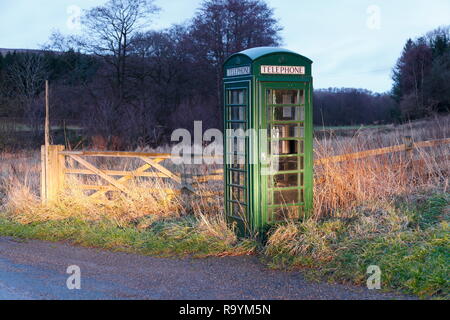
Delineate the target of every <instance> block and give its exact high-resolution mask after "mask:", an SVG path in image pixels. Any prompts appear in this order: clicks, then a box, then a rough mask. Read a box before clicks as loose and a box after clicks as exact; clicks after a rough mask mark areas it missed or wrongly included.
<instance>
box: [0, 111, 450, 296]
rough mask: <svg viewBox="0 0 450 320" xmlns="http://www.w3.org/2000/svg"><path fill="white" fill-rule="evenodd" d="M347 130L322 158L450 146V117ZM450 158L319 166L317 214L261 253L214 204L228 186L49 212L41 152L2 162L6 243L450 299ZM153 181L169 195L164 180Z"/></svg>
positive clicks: (329, 132) (71, 192) (421, 153)
mask: <svg viewBox="0 0 450 320" xmlns="http://www.w3.org/2000/svg"><path fill="white" fill-rule="evenodd" d="M336 129H338V130H336ZM341 129H342V128H328V129H323V130H322V131H321V132H320V134H318V135H317V138H316V140H315V157H316V159H320V158H326V157H329V156H332V155H340V154H347V153H352V152H358V151H364V150H370V149H376V148H381V147H387V146H393V145H398V144H402V143H403V142H404V141H403V140H404V137H406V136H409V137H412V139H413V140H414V141H416V142H419V141H425V140H434V139H443V138H449V137H450V117H440V118H433V119H428V120H423V121H419V122H414V123H409V124H405V125H401V126H379V127H378V126H376V127H366V128H349V130H341ZM343 131H344V132H343ZM155 151H156V152H164V151H165V152H167V148H164V149H160V150H155ZM449 155H450V146H449V145H443V146H438V147H434V148H423V149H419V150H417V151H415V152H414V154H413V159H412V160H413V162H410V160H411V159H410V158H409V157H408V156H407V155H405V154H404V153H397V154H388V155H383V156H377V157H371V158H366V159H361V160H354V161H348V162H342V163H334V164H326V165H323V166H318V167H317V168H315V190H314V203H315V209H314V215H313V217H312V218H311V219H309V220H307V221H303V222H291V221H286V222H285V223H283V224H280V225H279V226H276V227H274V228H273V229H272V230H271V231H270V233H269V238H268V241H267V243H264V244H260V243H258V242H257V241H255V240H254V239H246V240H244V239H238V238H237V237H236V236H235V234H234V232H233V230H231V229H230V227H229V226H227V225H226V223H225V219H224V217H223V203H222V202H223V200H222V199H223V197H222V196H221V195H218V196H215V197H211V196H206V195H207V194H210V193H211V191H218V190H220V188H221V183H217V182H211V183H210V184H207V185H205V186H203V187H202V188H201V189H199V190H198V192H197V193H198V194H197V196H195V197H192V196H178V197H169V196H168V195H167V194H165V193H164V191H161V192H156V193H152V194H148V193H142V192H140V189H139V188H138V186H137V185H134V184H131V185H130V186H129V188H130V189H132V190H133V188H134V187H135V189H134V190H135V192H133V193H132V194H131V195H129V196H124V195H120V194H115V195H109V196H108V198H103V199H94V200H93V199H92V198H89V197H87V195H86V194H85V193H84V192H83V191H82V190H80V189H79V188H77V186H78V185H79V183H80V182H79V181H77V180H75V179H71V180H70V181H68V185H69V188H67V190H66V191H65V192H64V194H62V195H61V197H60V200H59V201H58V202H56V203H53V204H51V205H43V204H41V201H40V200H39V198H38V192H39V181H40V180H39V170H40V169H39V168H40V165H39V152H37V151H27V152H25V151H23V152H19V153H14V154H11V153H3V154H1V155H0V159H1V162H0V167H1V179H2V182H1V186H0V194H1V199H2V209H1V214H0V235H8V236H15V237H21V238H37V239H43V240H50V241H61V240H64V241H70V242H72V243H75V244H80V245H86V246H90V247H99V248H107V249H110V250H118V251H127V252H138V253H142V254H152V255H165V256H167V255H194V256H197V257H204V256H211V255H214V256H225V255H244V254H257V255H259V256H261V258H262V259H263V260H264V261H265V262H266V263H267V264H268V265H269V266H270V267H273V268H287V269H291V268H301V269H302V270H303V271H304V273H305V274H306V275H307V276H308V277H309V278H310V279H316V280H324V279H325V280H328V281H332V282H349V283H354V284H358V285H364V284H365V281H366V279H367V274H366V271H367V267H368V266H370V265H377V266H379V267H380V269H381V270H382V288H383V289H385V290H398V291H401V292H404V293H407V294H413V295H417V296H420V297H423V298H443V299H448V298H449V280H450V279H449V276H448V275H449V274H450V272H449V265H450V263H449V262H450V245H449V227H448V222H449V213H450V195H449V185H448V183H449V179H448V176H449V173H450V161H449ZM98 165H99V166H101V165H102V163H99V164H98ZM109 165H111V163H109ZM114 165H115V166H117V168H119V167H121V168H124V167H127V166H130V165H131V163H127V162H126V161H125V160H124V161H122V162H120V163H114ZM178 170H182V168H178ZM197 170H198V171H199V172H202V171H204V172H206V171H207V168H206V166H199V167H198V168H197ZM142 184H145V185H147V186H152V187H156V188H159V189H161V190H163V189H164V188H165V187H170V185H165V184H166V183H165V182H163V181H162V180H146V181H141V183H140V187H141V186H142Z"/></svg>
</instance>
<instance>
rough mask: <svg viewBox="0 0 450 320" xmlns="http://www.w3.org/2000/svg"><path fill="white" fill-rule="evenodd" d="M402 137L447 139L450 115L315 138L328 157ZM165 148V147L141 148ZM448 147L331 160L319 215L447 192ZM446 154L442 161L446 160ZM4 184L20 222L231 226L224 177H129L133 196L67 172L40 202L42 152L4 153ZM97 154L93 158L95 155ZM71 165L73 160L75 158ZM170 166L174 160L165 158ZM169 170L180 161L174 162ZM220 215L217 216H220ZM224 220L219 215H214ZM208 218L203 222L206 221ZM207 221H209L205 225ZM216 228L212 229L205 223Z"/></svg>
mask: <svg viewBox="0 0 450 320" xmlns="http://www.w3.org/2000/svg"><path fill="white" fill-rule="evenodd" d="M404 136H411V137H413V139H414V140H415V141H423V140H431V139H439V138H446V137H449V136H450V117H442V118H436V119H432V120H427V121H421V122H417V123H413V124H407V125H403V126H398V127H393V126H392V127H390V128H388V129H386V128H384V129H365V130H361V131H359V132H357V133H356V134H355V135H354V136H352V137H338V136H335V135H334V133H333V132H330V133H329V134H328V137H325V138H323V139H321V140H318V139H316V141H315V157H316V158H326V157H328V156H331V155H337V154H345V153H351V152H358V151H364V150H368V149H375V148H380V147H386V146H391V145H396V144H401V143H403V137H404ZM139 151H152V152H167V148H165V149H164V150H162V149H161V150H139ZM449 154H450V146H449V145H446V146H441V147H437V148H428V149H423V150H418V151H416V152H415V154H414V161H415V162H414V163H415V165H414V166H413V168H410V167H409V166H408V161H409V160H410V159H409V158H408V157H406V156H405V154H403V153H398V154H394V155H386V156H379V157H372V158H367V159H363V160H357V161H349V162H345V163H338V164H327V165H324V166H320V167H317V168H316V169H315V187H314V189H315V190H314V195H315V198H314V203H315V214H314V218H316V219H319V218H321V217H324V216H335V217H340V216H342V215H344V216H343V217H344V218H345V217H346V216H347V215H349V212H351V210H350V209H354V208H358V207H360V206H361V205H365V206H367V205H368V203H369V204H370V205H371V206H372V209H373V212H376V211H377V208H378V207H379V206H380V204H381V205H382V204H383V203H390V202H392V199H394V198H395V197H397V196H408V195H411V196H414V195H415V194H417V193H418V192H419V191H421V190H429V189H439V190H441V191H443V192H447V191H448V173H449V172H450V163H449V160H448V156H449ZM443 157H447V159H446V160H445V161H443V160H442V161H437V160H436V159H443ZM0 158H1V162H0V167H1V178H2V180H3V183H1V187H0V193H1V194H2V200H3V201H2V203H3V206H4V208H5V209H6V212H7V213H8V214H9V215H10V216H11V217H13V218H14V219H15V220H17V221H20V222H21V223H30V222H36V221H47V220H55V219H67V218H70V217H77V218H82V219H88V220H89V219H91V220H98V219H103V218H105V217H107V218H109V219H112V220H114V221H116V222H117V224H119V225H123V224H126V223H130V222H133V221H136V220H142V218H143V217H147V218H148V219H146V220H145V219H144V220H142V221H144V222H142V223H141V224H140V226H141V227H142V226H145V225H146V222H145V221H147V224H149V221H155V220H157V219H160V218H162V219H165V218H170V217H172V218H173V217H180V216H184V215H187V214H192V213H193V214H194V215H196V216H197V217H200V218H199V219H200V222H202V221H204V219H205V218H204V217H212V218H208V219H212V220H211V221H213V222H211V223H212V224H211V225H213V226H214V228H213V229H214V230H215V231H214V232H218V233H220V234H223V235H224V236H225V237H227V235H226V234H227V233H228V230H229V229H228V228H227V227H226V224H225V222H224V219H223V217H222V213H223V199H222V197H221V196H220V195H219V196H216V197H211V196H210V193H211V191H217V190H220V188H221V187H222V184H221V183H220V182H219V183H211V184H207V185H202V186H201V187H199V188H198V189H197V194H198V195H197V196H196V197H194V198H192V197H185V196H171V195H169V194H167V193H166V192H164V189H166V188H173V187H174V186H173V185H172V184H171V183H170V182H168V181H163V180H155V179H153V180H149V179H148V180H144V179H141V180H139V181H134V182H131V183H129V185H128V188H129V189H130V190H131V191H132V192H131V195H130V196H125V195H121V194H119V193H114V195H112V194H111V193H110V194H108V195H107V198H105V197H101V198H94V199H92V198H90V197H88V194H86V192H85V191H81V190H80V188H78V186H79V184H80V183H83V184H101V183H102V182H100V181H98V180H96V179H94V178H92V177H91V178H89V177H88V178H85V179H84V180H80V179H75V178H73V177H72V178H69V179H68V180H67V184H68V186H69V187H68V188H67V189H66V191H65V192H64V194H62V195H61V197H60V200H59V201H58V202H55V203H52V204H50V205H42V204H41V203H40V200H39V198H38V190H39V154H38V153H30V152H27V153H22V154H0ZM90 161H92V160H90ZM96 161H97V162H96V163H95V164H96V165H97V166H98V167H100V168H105V169H106V168H108V169H111V170H114V169H116V170H128V169H131V168H136V167H137V166H138V163H136V160H120V159H119V160H117V159H113V160H111V159H109V160H108V159H98V160H96ZM72 165H73V164H72ZM165 165H166V166H171V164H170V163H165ZM169 168H170V169H171V170H178V171H180V170H183V168H175V167H173V166H171V167H169ZM196 171H197V172H200V173H205V174H206V172H207V171H208V168H207V167H206V166H198V167H196ZM143 188H153V189H157V190H160V191H158V192H143ZM216 216H218V218H216ZM215 219H219V220H220V222H219V220H215ZM205 223H206V222H205ZM206 225H207V224H206ZM206 229H208V230H209V231H208V232H212V231H211V228H206Z"/></svg>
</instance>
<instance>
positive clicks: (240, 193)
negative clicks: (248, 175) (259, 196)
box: [231, 187, 246, 203]
mask: <svg viewBox="0 0 450 320" xmlns="http://www.w3.org/2000/svg"><path fill="white" fill-rule="evenodd" d="M231 199H232V200H234V201H238V202H240V203H245V202H246V201H245V189H241V188H236V187H231Z"/></svg>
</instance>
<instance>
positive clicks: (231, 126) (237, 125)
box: [227, 122, 246, 136]
mask: <svg viewBox="0 0 450 320" xmlns="http://www.w3.org/2000/svg"><path fill="white" fill-rule="evenodd" d="M228 129H231V130H234V131H236V130H243V131H244V132H232V131H231V132H227V134H228V136H236V135H238V134H239V136H242V135H245V130H246V125H245V123H233V122H232V123H229V124H228Z"/></svg>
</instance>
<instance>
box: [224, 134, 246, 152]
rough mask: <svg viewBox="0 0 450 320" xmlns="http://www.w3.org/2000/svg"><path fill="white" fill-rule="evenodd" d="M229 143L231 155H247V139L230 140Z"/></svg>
mask: <svg viewBox="0 0 450 320" xmlns="http://www.w3.org/2000/svg"><path fill="white" fill-rule="evenodd" d="M227 142H228V152H229V153H240V154H244V153H245V138H229V139H228V140H227Z"/></svg>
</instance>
